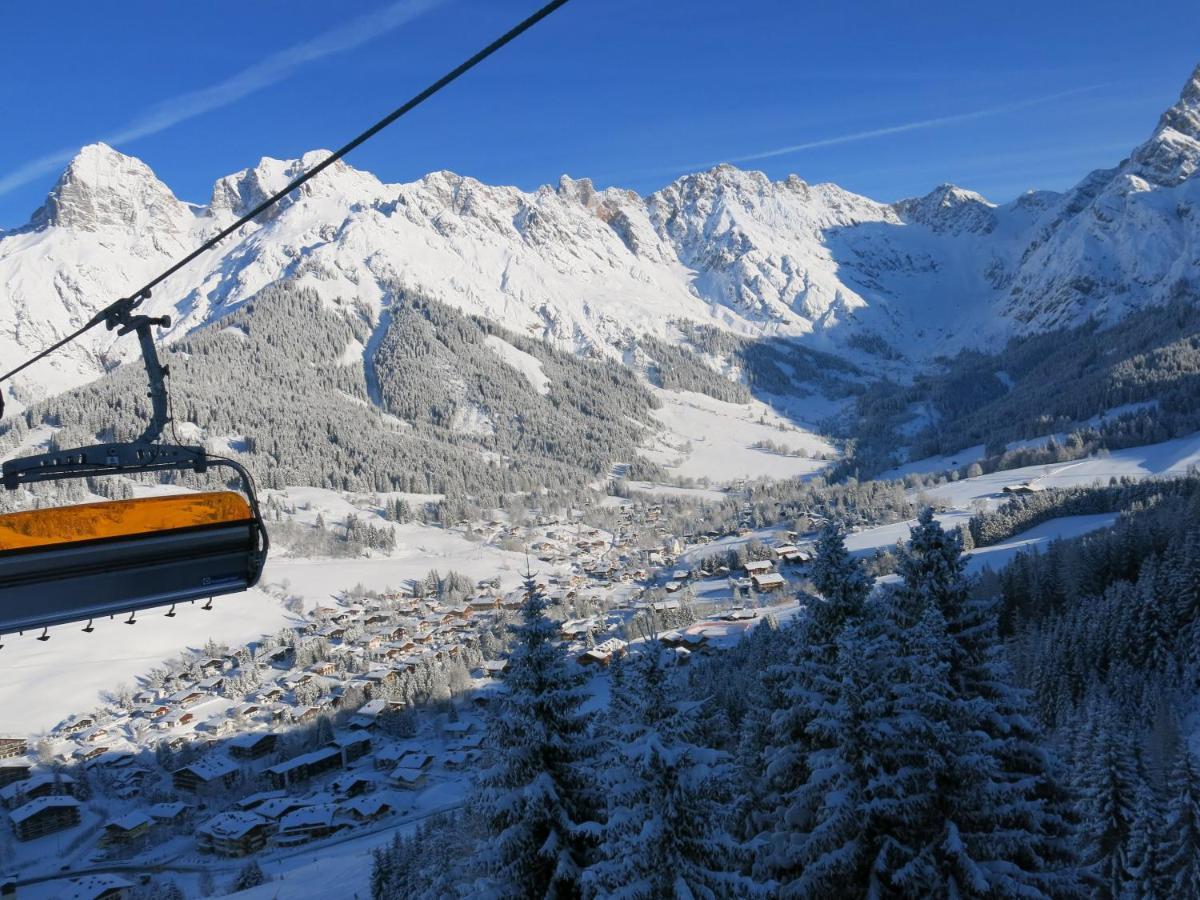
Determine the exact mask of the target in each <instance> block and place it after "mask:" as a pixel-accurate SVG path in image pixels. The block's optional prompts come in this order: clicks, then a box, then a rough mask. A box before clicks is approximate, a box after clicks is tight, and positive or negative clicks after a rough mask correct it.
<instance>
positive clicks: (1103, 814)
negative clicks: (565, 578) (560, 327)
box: [373, 484, 1200, 900]
mask: <svg viewBox="0 0 1200 900" xmlns="http://www.w3.org/2000/svg"><path fill="white" fill-rule="evenodd" d="M1181 517H1186V521H1188V522H1189V523H1190V525H1189V528H1188V529H1186V530H1185V531H1183V532H1180V531H1178V530H1177V529H1172V528H1169V527H1167V523H1170V522H1179V521H1180V520H1181ZM819 551H820V552H819V555H818V560H817V562H816V564H815V565H814V568H813V572H812V581H813V585H814V588H815V590H816V595H814V596H811V597H810V598H809V602H808V609H807V611H806V612H803V613H802V614H801V615H800V616H799V617H797V618H796V619H795V620H793V621H792V622H789V623H787V624H784V625H772V624H770V623H768V624H767V625H764V626H763V627H760V628H758V629H756V630H755V631H753V632H752V633H751V635H750V637H749V638H747V639H746V640H744V641H743V642H742V644H741V645H739V646H738V647H736V648H735V649H733V650H731V651H728V652H725V653H720V654H714V655H710V656H708V657H705V658H703V659H698V660H695V661H693V663H692V665H691V666H690V667H688V668H687V669H683V670H680V669H674V668H670V669H668V668H665V667H664V660H663V658H662V656H660V654H659V653H658V652H657V651H653V650H650V649H649V647H650V646H653V644H650V645H648V646H647V647H634V648H632V653H631V655H630V657H629V658H628V659H627V660H624V661H622V662H618V663H617V664H615V667H614V669H613V671H612V673H611V676H610V681H611V686H612V697H613V699H612V703H611V705H610V707H609V708H608V709H607V710H605V711H603V712H599V713H593V714H585V713H583V712H582V711H581V705H582V700H583V696H584V695H583V693H582V683H581V681H580V678H581V675H580V674H579V671H578V670H577V669H574V668H573V667H570V666H569V665H568V664H567V662H566V660H565V658H564V657H563V656H562V653H561V651H559V650H558V649H556V647H555V644H554V641H553V639H552V635H553V624H552V623H551V622H550V621H549V620H547V619H546V617H545V615H544V612H545V609H544V608H545V601H544V600H543V599H542V598H541V597H540V596H539V595H538V594H537V591H536V590H535V589H534V588H533V587H532V586H530V587H529V594H528V596H529V601H528V602H527V604H526V607H525V610H524V621H523V623H522V624H520V625H518V626H516V627H515V629H514V633H513V639H514V640H515V647H514V651H513V656H512V660H511V668H510V674H509V675H508V677H507V685H508V689H509V693H508V695H507V697H506V699H505V700H504V702H503V708H502V709H501V711H500V713H499V714H498V715H497V716H496V717H495V718H494V720H493V725H492V731H491V734H490V739H491V740H490V744H491V746H492V747H493V748H494V750H495V758H494V765H493V768H492V769H491V770H490V774H488V775H487V776H486V777H485V779H484V780H483V782H482V784H481V787H480V789H479V790H478V792H477V794H476V797H475V799H474V801H473V802H472V804H471V805H470V806H469V808H468V810H467V811H466V812H464V813H463V814H461V815H458V816H455V817H453V818H448V819H445V820H443V821H440V822H436V823H430V824H429V825H427V826H426V827H425V828H423V829H421V830H420V831H419V832H418V833H417V834H415V835H413V836H411V837H404V838H397V839H396V840H395V842H394V843H393V845H392V846H390V847H388V848H384V849H382V850H380V851H379V853H378V854H377V858H376V862H375V870H374V876H373V885H374V896H375V897H376V898H377V900H383V898H393V897H409V896H420V897H434V896H496V897H504V896H539V897H540V896H554V897H576V896H583V897H608V896H621V897H645V898H652V897H664V896H673V897H747V896H778V897H932V896H954V897H1105V898H1113V900H1116V898H1158V897H1185V896H1197V895H1198V892H1200V764H1198V763H1197V760H1196V759H1195V757H1194V756H1192V755H1191V754H1190V753H1189V751H1188V749H1187V747H1186V746H1185V744H1184V743H1183V741H1182V740H1180V735H1181V722H1180V719H1179V717H1180V715H1181V714H1182V713H1183V712H1185V711H1186V709H1187V705H1186V704H1185V703H1184V702H1183V701H1182V700H1181V699H1179V694H1180V692H1182V691H1192V690H1194V689H1195V686H1196V679H1197V673H1198V671H1200V669H1198V667H1197V660H1195V659H1194V658H1193V657H1194V650H1192V649H1190V648H1194V647H1195V646H1196V634H1195V628H1196V625H1195V604H1194V603H1192V602H1191V601H1192V600H1193V599H1195V597H1198V596H1200V491H1198V490H1197V489H1196V485H1194V484H1193V485H1192V487H1191V489H1189V490H1186V491H1168V492H1167V493H1165V494H1163V495H1161V496H1160V497H1158V498H1157V499H1148V498H1143V500H1140V501H1136V502H1133V503H1132V505H1131V507H1130V508H1129V510H1128V512H1127V513H1126V514H1125V516H1124V517H1123V519H1122V523H1121V525H1120V526H1119V527H1118V529H1117V530H1116V531H1115V532H1114V533H1113V534H1112V535H1100V536H1093V537H1089V538H1085V539H1083V540H1079V541H1072V542H1063V543H1061V544H1056V545H1054V547H1053V548H1052V549H1051V551H1050V552H1049V553H1048V554H1046V555H1045V556H1043V557H1036V556H1034V557H1028V558H1023V559H1022V560H1021V561H1020V562H1019V563H1018V564H1017V565H1016V566H1014V567H1013V568H1012V569H1011V570H1009V572H1008V573H1006V574H1005V576H1004V578H1003V581H1002V587H1001V589H1000V590H999V593H998V594H997V593H995V592H993V591H989V590H981V589H980V586H979V585H978V584H977V583H976V582H974V581H973V580H972V579H970V578H968V577H966V576H965V574H964V568H963V566H964V561H963V558H962V555H961V552H962V551H961V542H960V539H959V536H958V534H957V533H954V534H947V533H945V532H943V531H942V529H941V528H940V527H939V526H938V525H937V523H936V522H934V521H933V520H932V518H931V517H930V516H929V515H928V514H927V513H926V514H924V515H923V516H922V517H921V519H920V521H919V522H918V524H917V525H916V526H915V527H914V529H913V534H912V540H911V543H910V544H909V545H908V546H907V547H906V548H905V549H904V550H903V551H902V552H901V556H900V559H899V563H898V571H899V574H900V576H901V580H900V582H899V584H897V585H895V586H894V587H891V588H889V589H887V590H884V591H882V592H880V591H876V592H875V593H874V594H871V593H870V580H869V578H867V577H866V575H865V573H864V572H863V571H862V568H861V566H860V564H858V563H856V562H855V561H853V560H852V559H851V558H849V557H848V556H847V554H846V552H845V549H844V545H843V543H842V537H841V533H840V531H839V530H838V529H836V528H830V529H828V530H827V531H826V532H825V534H824V535H823V536H822V539H821V542H820V547H819ZM1193 557H1194V558H1193ZM1082 559H1086V560H1087V561H1088V562H1089V563H1092V564H1094V563H1104V562H1107V563H1109V564H1108V565H1107V567H1104V566H1100V567H1095V566H1088V565H1082V564H1081V562H1080V561H1081V560H1082ZM997 584H1000V582H993V586H995V585H997ZM1085 610H1086V612H1085ZM1039 723H1044V725H1045V726H1048V728H1047V727H1043V725H1042V724H1039ZM596 773H602V775H601V777H600V778H598V779H597V778H596V777H595V774H596ZM589 776H591V777H589Z"/></svg>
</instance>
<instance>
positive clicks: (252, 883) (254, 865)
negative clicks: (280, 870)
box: [230, 860, 267, 892]
mask: <svg viewBox="0 0 1200 900" xmlns="http://www.w3.org/2000/svg"><path fill="white" fill-rule="evenodd" d="M266 883H267V875H266V873H265V872H264V871H263V870H262V866H260V865H259V864H258V862H257V861H255V860H250V862H248V863H246V865H244V866H242V868H241V869H240V870H238V874H237V877H236V878H234V879H233V884H232V885H230V890H231V891H235V892H236V891H245V890H249V889H250V888H252V887H258V886H259V885H260V884H266Z"/></svg>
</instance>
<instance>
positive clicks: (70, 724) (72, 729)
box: [58, 716, 96, 734]
mask: <svg viewBox="0 0 1200 900" xmlns="http://www.w3.org/2000/svg"><path fill="white" fill-rule="evenodd" d="M95 724H96V720H95V719H94V718H92V717H91V716H78V717H77V718H72V719H68V720H67V721H66V722H64V723H63V724H62V725H61V726H60V727H59V729H58V730H59V731H61V732H62V733H63V734H77V733H78V732H80V731H86V730H87V729H88V728H91V727H92V726H93V725H95Z"/></svg>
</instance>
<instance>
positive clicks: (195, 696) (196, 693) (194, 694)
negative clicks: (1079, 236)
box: [167, 688, 208, 707]
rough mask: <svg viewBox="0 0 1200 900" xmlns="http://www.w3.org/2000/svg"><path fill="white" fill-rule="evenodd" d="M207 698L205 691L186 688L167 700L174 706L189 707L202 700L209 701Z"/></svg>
mask: <svg viewBox="0 0 1200 900" xmlns="http://www.w3.org/2000/svg"><path fill="white" fill-rule="evenodd" d="M207 697H208V695H207V694H205V693H204V691H202V690H199V689H197V688H184V689H183V690H181V691H178V692H176V693H174V694H172V695H171V696H170V697H168V698H167V699H168V700H169V701H170V702H171V704H172V705H173V706H182V707H188V706H195V705H196V704H197V703H199V702H200V701H201V700H205V699H207Z"/></svg>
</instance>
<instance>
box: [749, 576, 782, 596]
mask: <svg viewBox="0 0 1200 900" xmlns="http://www.w3.org/2000/svg"><path fill="white" fill-rule="evenodd" d="M750 582H751V584H753V585H754V589H755V590H756V591H758V592H759V593H761V594H769V593H771V592H773V591H780V590H783V588H784V587H785V586H786V584H787V582H786V581H784V580H783V576H782V575H780V574H779V573H777V572H770V573H768V574H766V575H754V576H751V578H750Z"/></svg>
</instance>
